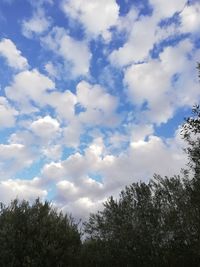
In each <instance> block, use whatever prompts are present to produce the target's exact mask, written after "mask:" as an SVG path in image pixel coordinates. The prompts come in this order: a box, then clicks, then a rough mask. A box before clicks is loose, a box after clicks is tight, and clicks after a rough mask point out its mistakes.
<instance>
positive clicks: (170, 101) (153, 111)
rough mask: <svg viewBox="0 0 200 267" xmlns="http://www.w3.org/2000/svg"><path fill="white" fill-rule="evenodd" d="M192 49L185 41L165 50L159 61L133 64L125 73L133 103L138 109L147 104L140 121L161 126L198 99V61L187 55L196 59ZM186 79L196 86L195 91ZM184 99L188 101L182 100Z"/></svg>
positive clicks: (189, 43) (125, 80)
mask: <svg viewBox="0 0 200 267" xmlns="http://www.w3.org/2000/svg"><path fill="white" fill-rule="evenodd" d="M192 48H193V45H192V44H191V42H190V41H189V40H184V41H182V42H180V43H179V44H178V45H176V46H174V47H166V48H165V49H164V50H163V52H161V53H160V55H159V58H158V59H154V60H149V61H148V62H145V63H142V64H137V65H134V64H133V65H131V66H130V67H128V68H127V69H126V70H125V77H124V83H125V84H126V85H127V86H128V95H129V96H130V99H131V100H132V102H133V103H135V104H137V105H139V106H142V105H143V104H144V103H145V101H146V102H147V107H148V110H147V111H145V112H144V113H142V114H141V116H140V117H141V119H143V120H146V121H148V120H149V121H150V122H153V123H158V124H159V123H162V122H167V120H168V119H169V118H171V117H172V116H173V112H174V110H176V108H178V107H181V106H184V105H188V104H189V100H192V99H194V98H195V97H196V98H197V99H198V98H199V93H198V92H197V83H196V81H195V80H196V79H194V77H195V76H196V72H195V71H194V66H193V62H195V59H194V58H193V59H190V58H189V56H188V55H190V56H191V55H192V56H195V55H193V54H192ZM176 76H177V78H175V77H176ZM189 76H190V78H189ZM185 77H187V79H186V78H185ZM186 80H187V81H190V82H192V83H193V87H192V89H191V87H190V86H189V85H188V84H187V82H186ZM183 81H185V84H184V83H183ZM185 98H186V99H188V100H187V101H186V100H185V101H183V99H185ZM181 99H182V100H181ZM184 102H185V103H184ZM191 103H193V102H190V104H189V105H191Z"/></svg>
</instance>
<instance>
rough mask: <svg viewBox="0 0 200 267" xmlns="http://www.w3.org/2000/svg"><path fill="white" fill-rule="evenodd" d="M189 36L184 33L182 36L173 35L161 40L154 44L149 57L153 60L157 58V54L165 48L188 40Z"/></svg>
mask: <svg viewBox="0 0 200 267" xmlns="http://www.w3.org/2000/svg"><path fill="white" fill-rule="evenodd" d="M189 36H190V34H189V33H184V34H179V35H177V34H175V35H172V36H169V37H168V38H167V39H165V40H162V41H161V42H159V43H156V44H154V47H153V49H152V50H151V51H150V56H151V57H152V58H153V59H156V58H158V57H159V54H160V53H161V52H163V50H164V49H165V48H166V47H169V46H176V45H177V44H178V43H179V42H181V41H183V40H185V39H188V38H189Z"/></svg>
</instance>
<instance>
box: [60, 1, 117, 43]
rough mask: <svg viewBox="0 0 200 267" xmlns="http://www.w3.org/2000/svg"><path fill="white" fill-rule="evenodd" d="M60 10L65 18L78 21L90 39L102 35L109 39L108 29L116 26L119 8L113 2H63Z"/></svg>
mask: <svg viewBox="0 0 200 267" xmlns="http://www.w3.org/2000/svg"><path fill="white" fill-rule="evenodd" d="M61 7H62V10H63V11H64V12H65V14H66V16H70V17H72V18H73V19H76V20H78V21H80V22H81V23H82V24H83V26H84V27H85V30H86V33H87V34H91V36H92V37H96V36H97V35H102V36H103V38H105V39H106V40H107V39H108V40H109V39H110V33H109V29H110V27H112V26H115V25H116V24H117V19H118V16H119V6H118V5H117V3H116V1H115V0H101V1H99V0H87V1H84V0H67V1H66V0H64V1H63V3H62V6H61Z"/></svg>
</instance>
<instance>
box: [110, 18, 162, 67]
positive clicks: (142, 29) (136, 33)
mask: <svg viewBox="0 0 200 267" xmlns="http://www.w3.org/2000/svg"><path fill="white" fill-rule="evenodd" d="M133 19H135V18H133ZM156 25H157V21H156V20H155V19H154V17H148V16H144V17H142V18H141V19H140V20H137V21H135V22H134V21H133V22H132V26H131V31H130V34H129V37H128V40H127V42H126V43H125V44H124V45H123V46H122V47H120V48H118V49H116V50H114V51H113V52H112V53H111V54H110V56H109V59H110V61H111V63H112V64H113V65H118V66H124V65H128V64H130V63H131V62H142V61H144V60H145V59H146V58H147V56H148V54H149V51H150V50H151V49H152V48H153V45H154V43H155V41H156V33H155V32H156ZM147 29H148V31H147Z"/></svg>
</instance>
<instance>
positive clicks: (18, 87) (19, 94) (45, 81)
mask: <svg viewBox="0 0 200 267" xmlns="http://www.w3.org/2000/svg"><path fill="white" fill-rule="evenodd" d="M54 86H55V85H54V83H53V82H52V81H51V80H50V79H49V78H48V77H46V76H45V75H43V74H41V73H40V72H39V71H38V70H36V69H34V70H31V71H29V70H26V71H23V72H20V73H18V74H17V75H15V76H14V79H13V81H12V83H11V85H10V86H7V87H6V88H5V93H6V96H7V97H8V98H9V99H11V100H13V101H16V102H18V104H19V105H20V107H21V112H24V113H26V112H32V111H35V110H37V109H36V108H35V107H34V106H32V105H31V104H30V102H31V101H33V102H34V104H36V105H41V104H42V103H44V102H45V94H47V91H48V90H49V89H53V88H54Z"/></svg>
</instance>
